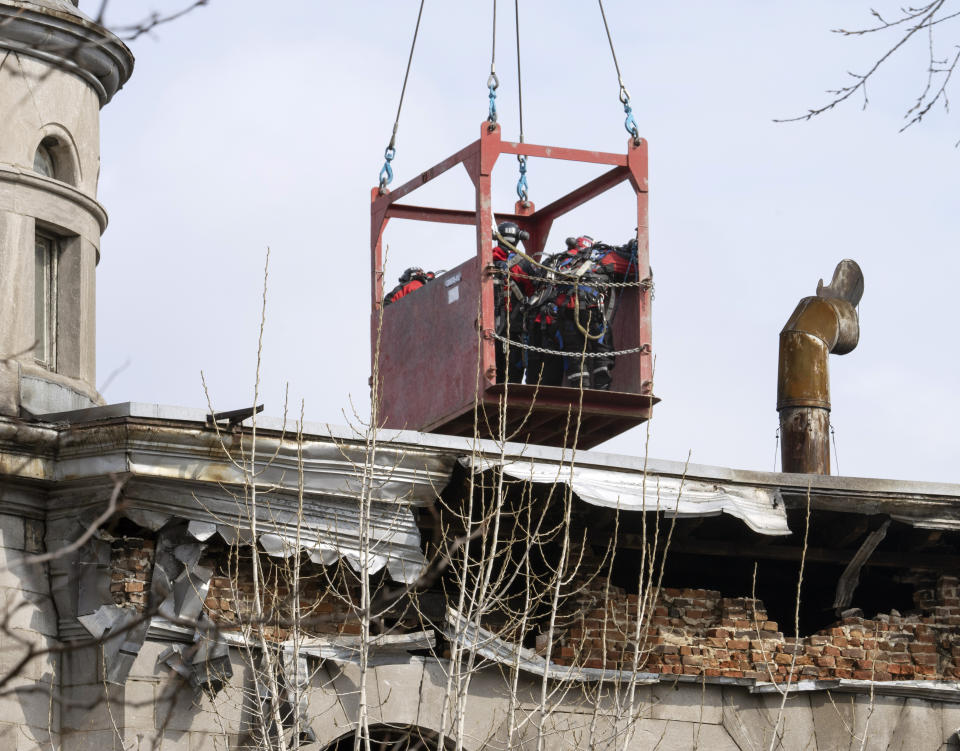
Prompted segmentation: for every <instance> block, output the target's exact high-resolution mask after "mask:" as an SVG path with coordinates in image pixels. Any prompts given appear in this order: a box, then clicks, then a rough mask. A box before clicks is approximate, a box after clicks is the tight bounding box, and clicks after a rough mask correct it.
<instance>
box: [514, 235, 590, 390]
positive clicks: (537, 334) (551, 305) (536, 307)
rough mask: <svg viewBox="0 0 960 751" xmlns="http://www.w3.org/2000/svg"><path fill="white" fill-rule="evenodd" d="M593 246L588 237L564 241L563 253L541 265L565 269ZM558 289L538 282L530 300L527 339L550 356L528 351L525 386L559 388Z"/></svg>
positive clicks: (561, 336)
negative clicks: (545, 350)
mask: <svg viewBox="0 0 960 751" xmlns="http://www.w3.org/2000/svg"><path fill="white" fill-rule="evenodd" d="M592 244H593V238H591V237H589V236H588V235H581V236H580V237H568V238H567V249H566V250H565V251H563V252H561V253H558V254H556V255H553V256H550V257H549V258H547V259H545V261H544V265H545V266H550V267H552V268H558V267H559V266H560V265H561V264H563V265H565V266H566V265H568V264H569V263H570V262H571V260H572V259H574V258H576V257H577V255H578V254H580V253H582V252H584V251H586V250H587V249H588V248H589V247H590V246H591V245H592ZM557 296H558V289H557V285H555V284H553V283H547V282H545V281H544V282H542V283H541V284H540V285H539V289H538V291H537V294H536V295H535V296H534V297H533V298H531V299H530V303H529V306H528V308H529V309H528V312H527V337H528V340H529V343H530V344H531V345H533V346H534V347H540V348H542V349H547V350H552V351H553V353H549V354H548V353H546V352H537V351H536V350H530V351H529V352H528V353H527V383H531V384H539V385H541V386H560V385H562V383H563V367H564V358H563V355H562V354H560V353H561V352H563V335H562V332H561V325H562V318H563V314H562V313H561V310H560V307H559V306H558V304H557Z"/></svg>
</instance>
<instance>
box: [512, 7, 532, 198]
mask: <svg viewBox="0 0 960 751" xmlns="http://www.w3.org/2000/svg"><path fill="white" fill-rule="evenodd" d="M513 19H514V23H515V25H516V29H517V101H518V103H519V108H520V143H523V76H522V75H521V73H520V0H513ZM517 163H518V164H519V165H520V179H519V180H517V196H518V197H519V198H520V200H521V201H522V202H523V205H524V207H526V206H527V205H528V204H529V202H530V200H529V193H530V186H529V185H528V184H527V158H526V157H525V156H524V155H523V154H517Z"/></svg>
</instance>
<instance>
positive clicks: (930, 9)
mask: <svg viewBox="0 0 960 751" xmlns="http://www.w3.org/2000/svg"><path fill="white" fill-rule="evenodd" d="M870 15H871V17H872V19H873V22H872V23H870V24H868V25H864V26H863V27H861V28H857V29H845V28H839V29H833V31H834V33H836V34H841V35H842V36H845V37H865V36H875V37H881V38H883V39H886V40H887V43H886V45H885V47H886V49H885V51H884V52H883V53H882V54H881V55H879V56H878V57H876V58H875V59H874V60H873V62H872V63H870V64H868V65H866V66H864V67H863V68H862V70H863V72H859V73H858V72H852V71H851V72H848V75H849V76H850V78H851V79H852V81H851V82H850V83H848V84H846V85H844V86H840V87H838V88H836V89H830V90H828V92H827V93H828V94H829V95H830V99H829V101H827V102H826V103H825V104H823V105H821V106H819V107H815V108H813V109H810V110H808V111H807V112H806V113H805V114H803V115H798V116H796V117H789V118H784V119H780V120H777V122H796V121H798V120H810V119H811V118H814V117H816V116H818V115H822V114H823V113H825V112H828V111H830V110H832V109H833V108H834V107H836V106H837V105H839V104H842V103H843V102H845V101H847V100H848V99H851V98H853V97H854V96H857V97H860V98H861V99H862V102H863V108H864V109H866V107H867V105H868V104H869V102H870V99H869V95H868V86H869V85H870V84H872V83H873V82H874V81H875V80H876V79H877V78H878V76H880V75H881V74H880V71H881V69H883V68H884V67H885V65H886V63H888V62H889V61H891V60H892V59H893V58H894V57H897V56H903V55H904V54H906V52H905V51H906V50H907V49H910V48H911V47H913V46H914V45H921V44H922V45H925V47H926V62H925V70H924V83H923V86H922V88H921V89H920V91H919V93H918V94H917V95H916V96H915V98H913V100H912V104H910V105H909V106H908V107H907V108H906V111H905V112H904V115H903V119H904V120H905V123H904V124H903V126H902V127H901V128H900V132H903V131H904V130H906V129H907V128H909V127H911V126H913V125H916V124H917V123H920V122H921V121H922V120H923V119H924V118H925V117H926V116H927V115H928V114H929V113H930V112H931V111H932V110H933V109H934V107H936V106H937V105H938V104H941V105H942V106H943V109H944V111H945V112H949V111H950V99H949V91H950V83H951V79H952V77H953V73H954V71H955V70H956V67H957V63H958V62H960V38H957V37H955V36H953V37H951V36H950V31H951V29H950V24H951V22H953V21H955V19H956V18H957V17H958V16H960V9H958V7H957V5H956V3H953V2H951V1H950V0H932V2H928V3H924V4H922V5H918V6H903V7H900V8H898V9H897V10H896V11H894V12H893V13H892V14H886V13H881V12H880V11H877V10H875V9H871V10H870ZM944 34H946V35H947V36H946V41H944ZM957 143H958V144H960V141H958V142H957Z"/></svg>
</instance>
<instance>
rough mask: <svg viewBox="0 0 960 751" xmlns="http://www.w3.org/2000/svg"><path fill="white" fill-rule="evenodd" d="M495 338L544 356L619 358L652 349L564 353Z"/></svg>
mask: <svg viewBox="0 0 960 751" xmlns="http://www.w3.org/2000/svg"><path fill="white" fill-rule="evenodd" d="M493 338H494V339H496V340H498V341H501V342H503V343H504V344H507V345H508V346H510V347H519V348H520V349H527V350H530V351H531V352H539V353H541V354H543V355H568V356H572V357H619V356H620V355H632V354H633V353H635V352H647V351H649V349H650V347H649V346H648V345H646V344H643V345H641V346H639V347H633V348H632V349H618V350H617V351H616V352H564V351H563V350H562V349H547V348H546V347H534V346H533V345H532V344H523V343H522V342H515V341H514V340H513V339H507V337H505V336H501V335H500V334H498V333H496V332H493Z"/></svg>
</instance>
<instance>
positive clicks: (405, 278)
mask: <svg viewBox="0 0 960 751" xmlns="http://www.w3.org/2000/svg"><path fill="white" fill-rule="evenodd" d="M418 276H423V269H421V268H420V267H419V266H411V267H410V268H409V269H407V270H406V271H404V272H403V274H401V275H400V284H406V283H407V282H409V281H410V280H411V279H413V278H415V277H418Z"/></svg>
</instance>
